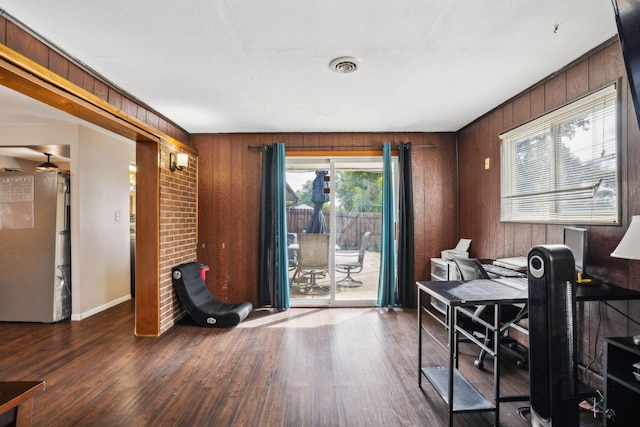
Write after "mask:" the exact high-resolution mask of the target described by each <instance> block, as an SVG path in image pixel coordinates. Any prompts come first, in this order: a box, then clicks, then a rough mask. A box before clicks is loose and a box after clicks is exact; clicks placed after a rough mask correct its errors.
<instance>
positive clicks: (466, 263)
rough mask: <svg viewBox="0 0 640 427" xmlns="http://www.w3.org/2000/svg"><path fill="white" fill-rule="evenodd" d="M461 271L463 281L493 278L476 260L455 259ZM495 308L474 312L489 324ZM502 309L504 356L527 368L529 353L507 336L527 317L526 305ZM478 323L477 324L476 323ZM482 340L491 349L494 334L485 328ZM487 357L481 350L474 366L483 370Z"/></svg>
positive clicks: (481, 308)
mask: <svg viewBox="0 0 640 427" xmlns="http://www.w3.org/2000/svg"><path fill="white" fill-rule="evenodd" d="M453 261H454V262H455V263H456V266H457V267H458V270H459V271H460V276H461V277H462V280H473V279H491V276H489V274H488V273H487V272H486V270H485V269H484V267H482V264H481V263H480V261H478V260H477V259H476V258H454V260H453ZM494 307H495V306H493V305H490V306H486V305H482V306H478V307H476V309H475V310H474V313H473V314H474V315H475V316H476V317H479V318H481V319H483V320H484V321H486V322H487V323H492V322H493V317H494ZM498 307H499V308H500V319H502V320H501V322H500V336H501V339H500V346H501V349H502V350H503V354H505V355H506V356H507V357H511V358H514V359H515V360H516V365H517V366H519V367H522V368H524V367H526V366H527V362H528V351H527V349H526V348H524V347H523V346H522V345H521V344H519V343H518V342H517V341H516V340H514V339H513V338H510V337H509V336H507V335H506V333H507V330H508V328H509V326H511V325H512V324H514V323H518V322H519V321H520V320H522V319H524V318H525V317H527V314H528V309H527V305H526V304H525V306H524V307H519V306H517V305H513V304H508V305H499V306H498ZM476 323H477V322H476ZM477 335H479V338H480V339H483V340H484V345H485V346H487V347H490V346H491V345H492V339H491V338H492V335H493V334H492V333H491V332H490V331H489V330H488V329H487V328H484V331H483V333H481V334H477ZM486 355H487V352H486V351H485V349H481V350H480V354H479V355H478V358H477V359H476V360H475V361H474V362H473V365H474V366H475V367H476V368H478V369H482V368H483V366H484V358H485V356H486Z"/></svg>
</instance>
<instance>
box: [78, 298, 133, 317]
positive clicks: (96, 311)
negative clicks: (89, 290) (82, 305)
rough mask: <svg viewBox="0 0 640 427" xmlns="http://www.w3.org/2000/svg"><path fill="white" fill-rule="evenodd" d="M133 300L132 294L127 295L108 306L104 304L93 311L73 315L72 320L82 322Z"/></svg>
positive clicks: (109, 303)
mask: <svg viewBox="0 0 640 427" xmlns="http://www.w3.org/2000/svg"><path fill="white" fill-rule="evenodd" d="M130 299H131V294H129V295H125V296H123V297H121V298H118V299H116V300H113V301H109V302H108V303H106V304H103V305H101V306H98V307H96V308H92V309H91V310H88V311H85V312H84V313H80V314H72V315H71V320H82V319H86V318H87V317H90V316H93V315H94V314H97V313H100V312H101V311H105V310H107V309H109V308H111V307H115V306H116V305H118V304H121V303H123V302H125V301H129V300H130Z"/></svg>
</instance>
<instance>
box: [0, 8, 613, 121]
mask: <svg viewBox="0 0 640 427" xmlns="http://www.w3.org/2000/svg"><path fill="white" fill-rule="evenodd" d="M0 8H1V9H3V10H4V12H3V11H0V12H3V13H6V14H9V15H10V16H12V17H14V18H16V19H17V20H19V21H21V22H22V23H23V24H25V25H26V26H27V27H30V28H31V29H33V30H34V31H35V32H37V33H38V34H40V35H41V36H43V37H44V38H46V39H48V40H49V41H51V42H52V43H54V44H55V45H57V46H59V47H60V48H61V49H63V50H64V51H66V52H68V53H69V54H70V55H72V56H74V57H76V58H77V59H79V60H80V61H81V62H83V63H85V64H87V65H88V66H89V67H91V68H93V69H94V70H96V71H97V72H98V73H99V74H101V75H103V76H104V77H106V78H107V79H108V80H110V81H112V82H113V83H115V84H116V85H117V86H119V87H121V88H122V89H124V90H125V91H128V92H129V93H131V94H133V95H134V96H135V97H137V98H138V99H140V100H141V101H143V102H144V103H146V104H148V105H149V106H150V107H152V108H153V109H155V110H156V111H158V112H159V113H161V114H163V115H164V116H166V117H168V118H169V119H171V120H172V121H174V122H175V123H177V124H178V125H179V126H182V127H183V128H184V129H185V130H186V131H188V132H190V133H215V132H341V131H344V132H359V131H366V132H374V131H380V132H384V131H422V132H436V131H456V130H459V129H460V128H462V127H463V126H465V125H467V124H468V123H470V122H471V121H473V120H474V119H476V118H478V117H479V116H481V115H482V114H484V113H486V112H487V111H489V110H491V109H492V108H494V107H496V106H498V105H499V104H501V103H502V102H504V101H506V100H507V99H509V98H511V97H512V96H513V95H515V94H517V93H519V92H521V91H523V90H525V89H526V88H528V87H530V86H531V85H533V84H535V83H536V82H538V81H540V80H541V79H543V78H544V77H546V76H548V75H550V74H552V73H553V72H555V71H557V70H559V69H560V68H562V67H563V66H565V65H567V64H568V63H569V62H571V61H573V60H575V59H577V58H578V57H580V56H581V55H583V54H584V53H586V52H588V51H589V50H591V49H592V48H594V47H596V46H598V45H599V44H600V43H602V42H604V41H606V40H608V39H610V38H611V37H613V36H615V34H616V26H615V20H614V14H613V7H612V4H611V1H610V0H562V1H558V0H477V1H469V0H450V1H443V0H398V1H388V0H387V1H385V0H323V1H313V0H297V1H292V0H270V1H264V0H263V1H240V0H215V1H214V0H208V1H204V0H135V1H131V0H109V1H87V0H56V1H47V2H43V1H41V0H0ZM344 55H351V56H355V57H357V58H358V59H359V60H360V62H361V63H360V69H359V70H358V71H356V72H355V73H352V74H338V73H335V72H333V71H331V70H330V69H329V67H328V64H329V62H330V61H331V60H332V59H333V58H335V57H338V56H344ZM5 96H6V92H5V91H1V92H0V104H6V100H5ZM7 108H8V109H7ZM0 113H2V117H0V122H5V121H6V120H9V119H10V120H14V123H15V121H16V120H20V117H27V116H31V119H30V120H36V121H38V120H46V119H45V118H43V117H41V116H38V114H39V113H38V112H36V111H34V110H33V108H32V107H26V108H24V109H20V110H17V109H16V110H15V111H14V109H12V108H11V106H9V107H7V106H6V105H0ZM60 119H61V118H60V117H57V118H56V119H55V120H60Z"/></svg>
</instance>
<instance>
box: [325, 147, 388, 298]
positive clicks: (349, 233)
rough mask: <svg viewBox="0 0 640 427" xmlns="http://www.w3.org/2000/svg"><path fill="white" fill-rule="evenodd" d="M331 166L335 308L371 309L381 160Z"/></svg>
mask: <svg viewBox="0 0 640 427" xmlns="http://www.w3.org/2000/svg"><path fill="white" fill-rule="evenodd" d="M333 166H334V171H335V172H334V177H335V179H334V180H333V181H332V183H333V184H334V192H333V193H334V194H335V199H336V203H334V204H333V205H332V206H331V208H332V216H331V218H332V220H335V223H332V228H333V230H335V232H334V233H333V236H334V237H335V248H336V251H335V256H334V263H335V264H334V265H335V268H334V272H335V285H336V286H335V301H336V305H375V301H376V299H377V297H378V274H379V271H380V229H381V225H382V159H380V158H378V159H375V158H373V159H369V158H367V159H363V158H355V159H336V161H335V162H334V164H333ZM333 210H335V214H334V211H333Z"/></svg>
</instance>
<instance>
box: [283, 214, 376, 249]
mask: <svg viewBox="0 0 640 427" xmlns="http://www.w3.org/2000/svg"><path fill="white" fill-rule="evenodd" d="M312 213H313V211H312V210H310V209H291V208H289V209H287V228H288V232H289V233H296V234H300V233H303V232H304V230H305V228H306V227H307V224H308V223H309V219H310V218H311V214H312ZM323 213H324V218H325V221H326V222H327V229H329V228H330V227H331V225H330V224H331V214H330V213H329V212H324V211H323ZM336 227H337V229H338V230H339V232H338V236H337V243H338V245H339V246H340V248H341V249H359V247H360V240H361V239H362V235H363V234H364V233H365V232H367V231H370V232H371V237H370V238H369V245H368V249H369V250H373V251H379V250H380V229H381V228H382V214H380V213H368V212H338V213H337V214H336Z"/></svg>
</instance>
